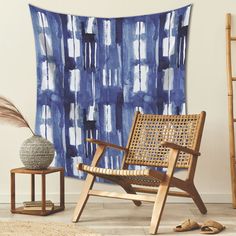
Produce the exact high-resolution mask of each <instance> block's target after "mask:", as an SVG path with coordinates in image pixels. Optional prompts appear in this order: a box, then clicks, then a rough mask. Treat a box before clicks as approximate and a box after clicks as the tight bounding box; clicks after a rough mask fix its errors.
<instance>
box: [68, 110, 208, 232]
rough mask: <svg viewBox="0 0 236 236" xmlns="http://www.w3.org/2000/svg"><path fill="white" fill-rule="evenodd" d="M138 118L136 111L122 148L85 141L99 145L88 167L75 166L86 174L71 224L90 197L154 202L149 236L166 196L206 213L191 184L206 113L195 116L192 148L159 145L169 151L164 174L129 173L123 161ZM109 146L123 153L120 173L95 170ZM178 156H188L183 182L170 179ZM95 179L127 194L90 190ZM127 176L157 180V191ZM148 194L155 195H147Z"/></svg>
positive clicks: (177, 179) (127, 152)
mask: <svg viewBox="0 0 236 236" xmlns="http://www.w3.org/2000/svg"><path fill="white" fill-rule="evenodd" d="M139 115H140V113H139V112H137V113H136V115H135V118H134V122H133V126H132V128H131V132H130V136H129V139H128V143H127V146H126V147H125V148H124V147H120V146H118V145H114V144H110V143H107V142H103V141H99V140H94V139H88V140H87V141H89V142H92V143H96V144H97V145H98V146H97V149H96V152H95V155H94V158H93V161H92V164H91V166H85V165H83V164H79V165H78V169H79V170H82V171H85V172H87V173H88V175H87V178H86V181H85V184H84V187H83V189H82V192H81V194H80V198H79V201H78V203H77V205H76V208H75V210H74V216H73V220H72V221H73V222H77V221H78V220H79V218H80V216H81V214H82V211H83V209H84V207H85V204H86V202H87V200H88V198H89V196H99V197H109V198H118V199H128V200H132V201H133V202H134V204H135V205H136V206H140V205H141V202H142V201H146V202H153V203H154V207H153V212H152V218H151V224H150V229H149V232H150V234H156V233H157V230H158V227H159V223H160V219H161V216H162V212H163V209H164V205H165V202H166V198H167V195H171V196H178V197H188V198H192V199H193V201H194V202H195V204H196V205H197V207H198V209H199V210H200V212H201V213H202V214H205V213H206V212H207V209H206V207H205V205H204V203H203V201H202V199H201V197H200V195H199V193H198V191H197V190H196V187H195V185H194V174H195V169H196V164H197V157H198V156H199V155H200V153H199V148H200V141H201V137H202V132H203V126H204V121H205V115H206V114H205V112H201V114H199V115H198V118H199V122H198V124H197V127H196V133H197V137H196V138H195V139H194V149H191V148H188V147H185V146H181V145H179V144H176V143H172V142H168V141H162V142H161V144H160V146H161V147H163V148H168V150H169V155H168V160H169V161H168V165H167V171H166V173H163V172H160V171H156V170H153V169H144V170H128V166H129V163H127V160H126V158H127V156H129V155H130V152H131V151H132V150H131V149H132V147H131V139H132V138H133V134H134V132H135V127H136V123H137V119H138V116H139ZM108 147H109V148H114V149H118V150H120V151H123V152H124V157H123V164H122V169H121V170H111V169H103V168H99V167H97V164H98V162H99V159H100V158H101V157H102V155H103V153H104V151H105V149H106V148H108ZM180 153H187V154H189V155H190V157H189V162H188V167H187V169H188V172H187V178H186V179H185V180H182V179H179V178H176V177H174V176H173V175H174V171H175V168H176V167H177V166H178V164H177V162H178V161H179V160H178V158H179V157H180ZM96 176H98V177H102V178H105V179H108V180H111V181H113V182H115V183H117V184H118V185H120V186H121V187H122V188H123V189H124V190H125V191H126V193H116V192H107V191H99V190H93V189H92V187H93V184H94V181H95V177H96ZM127 176H128V177H130V178H136V177H137V176H138V177H139V176H142V177H147V178H152V179H154V180H158V181H159V184H158V186H159V187H158V190H157V189H156V188H154V189H151V188H145V187H134V186H133V185H132V184H130V183H129V181H125V180H124V179H125V177H127ZM122 177H123V179H122ZM170 187H176V188H179V189H180V190H182V191H169V188H170ZM137 192H142V193H149V194H148V195H147V194H145V195H144V194H142V195H138V194H137ZM150 193H151V194H155V195H150Z"/></svg>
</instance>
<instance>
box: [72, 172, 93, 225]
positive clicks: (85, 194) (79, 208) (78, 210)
mask: <svg viewBox="0 0 236 236" xmlns="http://www.w3.org/2000/svg"><path fill="white" fill-rule="evenodd" d="M94 180H95V176H93V175H91V174H88V175H87V178H86V181H85V183H84V188H83V190H82V192H81V194H80V197H79V201H78V203H77V205H76V207H75V210H74V216H73V219H72V222H74V223H76V222H78V220H79V218H80V216H81V214H82V212H83V209H84V207H85V205H86V203H87V201H88V198H89V190H90V189H91V188H92V187H93V183H94Z"/></svg>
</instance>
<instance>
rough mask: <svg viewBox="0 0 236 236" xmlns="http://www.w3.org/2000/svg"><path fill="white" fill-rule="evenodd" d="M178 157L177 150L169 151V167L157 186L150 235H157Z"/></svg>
mask: <svg viewBox="0 0 236 236" xmlns="http://www.w3.org/2000/svg"><path fill="white" fill-rule="evenodd" d="M178 155H179V150H175V149H171V151H170V154H169V165H168V168H167V171H166V177H165V180H163V181H162V182H161V183H160V185H159V188H158V193H157V196H156V200H155V203H154V207H153V211H152V219H151V225H150V228H149V233H150V234H156V233H157V230H158V227H159V223H160V220H161V216H162V212H163V209H164V206H165V203H166V198H167V194H168V191H169V188H170V183H171V179H172V177H173V174H174V169H175V165H176V162H177V158H178Z"/></svg>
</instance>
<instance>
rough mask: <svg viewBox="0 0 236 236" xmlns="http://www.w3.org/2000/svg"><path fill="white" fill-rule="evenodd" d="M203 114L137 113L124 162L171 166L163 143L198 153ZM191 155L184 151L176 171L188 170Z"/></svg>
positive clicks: (167, 149) (167, 150)
mask: <svg viewBox="0 0 236 236" xmlns="http://www.w3.org/2000/svg"><path fill="white" fill-rule="evenodd" d="M199 118H200V115H147V114H138V117H137V121H136V124H135V127H134V132H133V135H132V138H131V142H130V146H129V153H128V155H127V156H126V159H125V163H126V164H133V165H145V166H159V167H167V166H168V154H169V148H167V147H164V146H161V145H160V143H161V142H162V141H168V142H172V143H176V144H179V145H181V146H184V147H188V148H192V149H194V150H195V148H196V144H197V137H198V135H197V134H198V132H196V131H197V129H198V126H199ZM189 156H190V154H186V153H183V152H181V153H180V155H179V158H178V162H177V165H176V167H177V168H188V167H189Z"/></svg>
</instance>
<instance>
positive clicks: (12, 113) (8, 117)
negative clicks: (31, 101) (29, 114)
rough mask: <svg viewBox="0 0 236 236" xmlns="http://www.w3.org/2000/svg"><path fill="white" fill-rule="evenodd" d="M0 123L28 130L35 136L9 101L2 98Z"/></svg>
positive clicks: (0, 97) (0, 100)
mask: <svg viewBox="0 0 236 236" xmlns="http://www.w3.org/2000/svg"><path fill="white" fill-rule="evenodd" d="M0 122H4V123H9V124H12V125H15V126H17V127H26V128H29V129H30V131H31V132H32V134H33V135H35V134H34V131H33V130H32V129H31V127H30V125H29V123H28V122H27V120H26V119H25V118H24V116H23V115H22V114H21V112H20V111H19V110H18V108H17V107H16V106H15V105H14V104H13V103H12V102H11V101H9V100H8V99H7V98H5V97H2V96H0Z"/></svg>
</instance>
